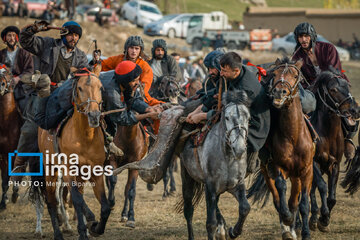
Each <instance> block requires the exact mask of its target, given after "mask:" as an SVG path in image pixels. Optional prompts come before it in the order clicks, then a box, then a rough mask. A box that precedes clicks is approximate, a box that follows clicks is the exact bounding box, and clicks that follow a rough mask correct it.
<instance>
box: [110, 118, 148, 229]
mask: <svg viewBox="0 0 360 240" xmlns="http://www.w3.org/2000/svg"><path fill="white" fill-rule="evenodd" d="M114 143H115V145H116V146H117V147H119V148H120V149H121V150H122V151H123V152H124V156H122V157H119V158H117V159H116V161H111V163H112V164H111V165H112V166H113V167H120V166H123V165H124V164H127V163H132V162H136V161H140V160H141V159H142V158H143V157H144V156H145V155H146V154H147V151H148V146H149V139H148V137H147V135H146V133H145V131H144V128H143V126H142V125H141V123H137V124H135V125H132V126H120V125H118V126H117V131H116V134H115V137H114ZM137 177H138V171H137V170H130V169H129V170H128V180H127V183H126V186H125V190H124V195H125V201H124V207H123V210H122V213H121V222H126V226H127V227H130V228H135V212H134V202H135V195H136V180H137ZM106 181H107V182H106V184H107V186H108V189H109V195H108V196H109V197H108V198H109V202H110V207H114V206H115V192H114V191H115V184H116V181H117V176H109V177H106Z"/></svg>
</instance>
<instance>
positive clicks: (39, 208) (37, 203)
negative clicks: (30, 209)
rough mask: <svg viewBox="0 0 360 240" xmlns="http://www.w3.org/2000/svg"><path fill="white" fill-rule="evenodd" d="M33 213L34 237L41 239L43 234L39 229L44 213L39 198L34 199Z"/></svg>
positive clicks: (42, 204) (40, 228)
mask: <svg viewBox="0 0 360 240" xmlns="http://www.w3.org/2000/svg"><path fill="white" fill-rule="evenodd" d="M35 211H36V230H35V236H37V237H38V238H43V237H44V235H43V232H42V227H41V219H42V216H43V213H44V203H43V202H42V201H41V199H40V198H36V200H35Z"/></svg>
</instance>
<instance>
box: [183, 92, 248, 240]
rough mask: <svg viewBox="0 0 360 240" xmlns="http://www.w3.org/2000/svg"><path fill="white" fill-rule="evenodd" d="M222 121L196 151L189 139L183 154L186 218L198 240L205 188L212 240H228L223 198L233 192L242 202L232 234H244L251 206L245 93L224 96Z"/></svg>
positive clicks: (231, 93) (189, 231) (190, 229)
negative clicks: (195, 224)
mask: <svg viewBox="0 0 360 240" xmlns="http://www.w3.org/2000/svg"><path fill="white" fill-rule="evenodd" d="M224 98H225V99H224V100H225V102H224V107H223V108H222V113H221V117H220V121H219V122H218V123H216V124H215V125H214V126H213V128H212V129H211V130H210V131H209V133H208V135H207V136H206V139H205V141H204V143H203V145H201V146H199V147H198V148H195V149H194V148H193V146H192V143H191V142H190V141H189V140H188V141H187V143H186V144H185V147H184V150H183V152H182V154H181V160H182V161H181V170H182V171H181V177H182V191H183V204H184V209H183V211H184V215H185V218H186V221H187V226H188V237H189V239H194V234H193V228H192V216H193V212H194V205H196V203H197V202H198V200H199V199H200V198H201V197H200V196H201V194H202V192H203V191H202V189H203V188H205V196H206V208H207V220H206V228H207V232H208V239H211V240H213V239H215V238H220V239H225V237H226V236H225V235H226V225H225V220H224V218H223V216H222V215H221V213H220V210H219V208H218V200H219V196H220V195H221V194H222V193H224V192H226V191H227V192H230V193H231V194H232V195H233V196H234V197H235V198H236V200H237V201H238V202H239V218H238V222H237V223H236V225H235V226H234V228H230V229H229V231H228V234H229V236H230V237H231V238H236V237H237V236H239V235H240V234H241V231H242V227H243V224H244V222H245V219H246V216H247V215H248V213H249V211H250V205H249V203H248V201H247V199H246V187H245V182H244V179H245V176H246V167H247V164H246V140H247V133H248V122H249V118H250V113H249V110H248V107H247V103H246V102H247V95H246V93H245V92H243V91H237V92H228V93H227V94H226V96H225V97H224Z"/></svg>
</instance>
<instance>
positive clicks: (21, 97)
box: [0, 26, 34, 112]
mask: <svg viewBox="0 0 360 240" xmlns="http://www.w3.org/2000/svg"><path fill="white" fill-rule="evenodd" d="M19 33H20V30H19V29H18V28H17V27H15V26H8V27H6V28H4V30H3V31H2V32H1V39H2V40H3V41H4V43H5V44H6V48H4V49H2V50H1V51H0V63H3V64H5V65H7V66H9V67H10V69H11V72H12V74H13V81H14V83H15V89H14V95H15V100H16V102H17V103H18V104H19V106H20V109H21V112H23V110H24V108H25V105H26V103H27V100H26V99H27V98H26V93H27V89H26V86H22V83H21V82H20V83H19V80H20V79H21V77H22V76H23V75H25V74H32V73H33V72H34V62H33V58H32V56H31V54H30V53H29V52H28V51H26V50H25V49H23V48H20V47H19V46H18V42H19Z"/></svg>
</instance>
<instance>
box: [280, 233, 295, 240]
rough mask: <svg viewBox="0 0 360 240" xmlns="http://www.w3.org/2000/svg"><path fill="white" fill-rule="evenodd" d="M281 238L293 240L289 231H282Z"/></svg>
mask: <svg viewBox="0 0 360 240" xmlns="http://www.w3.org/2000/svg"><path fill="white" fill-rule="evenodd" d="M282 239H283V240H294V238H293V236H292V235H291V233H290V232H284V233H283V234H282Z"/></svg>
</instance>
